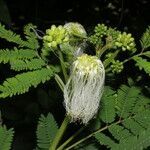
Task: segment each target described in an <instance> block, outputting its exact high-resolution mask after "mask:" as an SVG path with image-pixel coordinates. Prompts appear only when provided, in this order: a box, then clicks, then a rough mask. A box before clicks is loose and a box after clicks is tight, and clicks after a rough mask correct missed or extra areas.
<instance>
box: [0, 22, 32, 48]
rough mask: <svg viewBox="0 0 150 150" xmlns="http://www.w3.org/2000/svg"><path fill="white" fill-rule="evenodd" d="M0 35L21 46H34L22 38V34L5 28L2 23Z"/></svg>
mask: <svg viewBox="0 0 150 150" xmlns="http://www.w3.org/2000/svg"><path fill="white" fill-rule="evenodd" d="M0 37H1V38H3V39H6V40H7V41H8V42H13V43H16V44H18V45H19V46H20V47H28V48H31V49H32V48H33V47H32V45H30V43H29V42H27V41H24V40H22V39H21V37H20V35H17V34H16V33H14V32H12V31H10V30H7V29H5V26H4V25H2V24H0Z"/></svg>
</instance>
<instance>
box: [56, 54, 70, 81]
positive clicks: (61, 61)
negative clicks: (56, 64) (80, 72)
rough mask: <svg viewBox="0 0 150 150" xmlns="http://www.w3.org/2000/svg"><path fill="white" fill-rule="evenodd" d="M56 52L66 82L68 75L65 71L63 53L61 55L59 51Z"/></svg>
mask: <svg viewBox="0 0 150 150" xmlns="http://www.w3.org/2000/svg"><path fill="white" fill-rule="evenodd" d="M58 54H59V60H60V64H61V68H62V71H63V75H64V78H65V82H67V79H68V75H67V71H66V68H65V64H64V58H63V55H62V52H61V51H58Z"/></svg>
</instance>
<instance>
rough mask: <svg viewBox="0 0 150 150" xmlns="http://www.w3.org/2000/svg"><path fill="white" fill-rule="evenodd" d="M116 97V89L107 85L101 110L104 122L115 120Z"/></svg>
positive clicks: (100, 113)
mask: <svg viewBox="0 0 150 150" xmlns="http://www.w3.org/2000/svg"><path fill="white" fill-rule="evenodd" d="M115 98H116V97H115V91H113V90H112V89H110V87H105V90H104V94H103V97H102V99H101V106H100V112H99V116H100V119H101V120H102V121H103V122H106V123H111V122H113V121H114V120H115V116H116V112H115Z"/></svg>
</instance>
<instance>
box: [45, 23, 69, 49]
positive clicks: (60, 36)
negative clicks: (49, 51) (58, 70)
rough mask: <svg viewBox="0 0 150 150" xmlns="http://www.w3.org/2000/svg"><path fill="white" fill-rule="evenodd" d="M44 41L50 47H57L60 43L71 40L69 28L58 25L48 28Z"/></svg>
mask: <svg viewBox="0 0 150 150" xmlns="http://www.w3.org/2000/svg"><path fill="white" fill-rule="evenodd" d="M43 39H44V42H45V44H47V46H48V47H51V48H56V47H57V46H58V45H59V44H62V43H65V42H68V41H69V35H68V32H67V30H66V29H65V28H64V27H63V26H61V25H60V26H58V27H56V26H55V25H52V26H51V28H50V29H47V30H46V35H45V36H44V38H43Z"/></svg>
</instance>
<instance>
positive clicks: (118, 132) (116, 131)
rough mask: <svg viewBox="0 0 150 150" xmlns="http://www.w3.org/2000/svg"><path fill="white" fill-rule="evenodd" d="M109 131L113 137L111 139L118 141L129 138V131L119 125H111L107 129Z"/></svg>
mask: <svg viewBox="0 0 150 150" xmlns="http://www.w3.org/2000/svg"><path fill="white" fill-rule="evenodd" d="M109 131H110V133H111V134H112V135H113V137H114V138H115V139H116V140H118V141H120V140H125V139H127V138H128V137H130V136H131V133H130V131H129V130H128V129H125V128H124V127H122V126H120V125H112V126H111V127H110V128H109Z"/></svg>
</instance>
